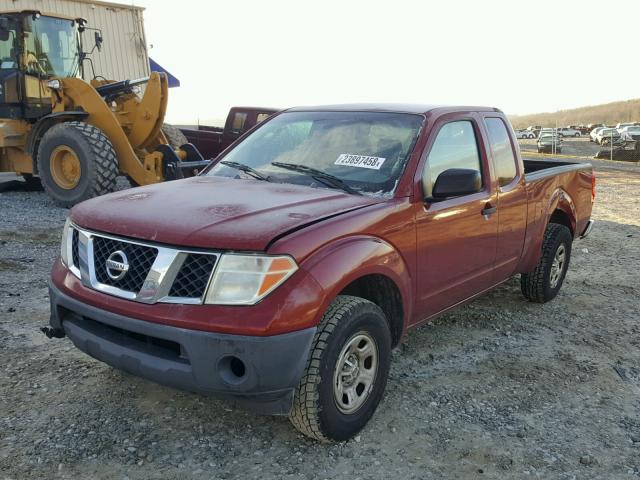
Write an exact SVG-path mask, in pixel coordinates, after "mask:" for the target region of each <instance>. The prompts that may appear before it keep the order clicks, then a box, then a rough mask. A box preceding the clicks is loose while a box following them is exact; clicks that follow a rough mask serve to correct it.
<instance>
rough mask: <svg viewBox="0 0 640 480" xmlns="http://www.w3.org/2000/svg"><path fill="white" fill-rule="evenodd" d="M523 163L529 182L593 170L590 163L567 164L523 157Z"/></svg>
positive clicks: (553, 160)
mask: <svg viewBox="0 0 640 480" xmlns="http://www.w3.org/2000/svg"><path fill="white" fill-rule="evenodd" d="M522 161H523V162H524V174H525V179H526V181H527V182H532V181H536V180H539V179H542V178H546V177H550V176H554V175H559V174H561V173H566V172H572V171H578V170H591V169H592V166H591V164H590V163H579V162H566V161H562V160H557V159H548V160H539V159H532V158H525V157H523V159H522Z"/></svg>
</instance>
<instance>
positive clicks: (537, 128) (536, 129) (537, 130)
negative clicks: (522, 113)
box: [527, 125, 542, 137]
mask: <svg viewBox="0 0 640 480" xmlns="http://www.w3.org/2000/svg"><path fill="white" fill-rule="evenodd" d="M540 130H542V127H541V126H540V125H529V126H528V127H527V131H529V132H533V135H534V136H535V137H537V136H538V134H539V133H540Z"/></svg>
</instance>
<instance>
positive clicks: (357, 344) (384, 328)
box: [289, 295, 391, 442]
mask: <svg viewBox="0 0 640 480" xmlns="http://www.w3.org/2000/svg"><path fill="white" fill-rule="evenodd" d="M390 363H391V332H390V330H389V324H388V322H387V319H386V317H385V315H384V313H383V312H382V310H381V309H380V308H379V307H378V306H377V305H375V304H374V303H372V302H370V301H368V300H365V299H363V298H359V297H352V296H347V295H340V296H338V297H337V298H336V299H335V300H334V301H333V303H332V304H331V305H330V306H329V308H328V309H327V311H326V313H325V314H324V316H323V318H322V321H321V322H320V325H318V330H317V331H316V334H315V336H314V339H313V343H312V346H311V352H310V354H309V359H308V361H307V367H306V369H305V372H304V374H303V376H302V379H301V380H300V383H299V384H298V387H297V388H296V391H295V397H294V402H293V408H292V410H291V412H290V413H289V420H290V421H291V423H292V424H293V426H294V427H296V428H297V429H298V430H299V431H300V432H302V433H303V434H304V435H306V436H308V437H311V438H313V439H316V440H319V441H322V442H329V441H340V440H347V439H349V438H351V437H352V436H354V435H355V434H356V433H357V432H358V431H360V430H361V429H362V428H363V427H364V426H365V425H366V423H367V422H368V421H369V419H370V418H371V416H372V415H373V413H374V412H375V410H376V408H377V407H378V404H379V403H380V400H381V399H382V395H383V393H384V389H385V386H386V384H387V376H388V374H389V365H390Z"/></svg>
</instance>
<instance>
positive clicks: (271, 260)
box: [205, 253, 298, 305]
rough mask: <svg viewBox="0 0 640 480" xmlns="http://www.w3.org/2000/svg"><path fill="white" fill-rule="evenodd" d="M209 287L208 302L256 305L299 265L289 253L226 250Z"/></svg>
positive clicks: (206, 301) (206, 298)
mask: <svg viewBox="0 0 640 480" xmlns="http://www.w3.org/2000/svg"><path fill="white" fill-rule="evenodd" d="M218 262H219V263H218V265H217V266H216V269H215V272H214V274H213V279H212V280H211V284H210V285H209V289H208V290H207V295H206V297H205V303H210V304H217V305H254V304H255V303H257V302H259V301H260V300H262V299H263V298H264V297H266V296H267V295H268V294H269V293H271V292H272V291H273V290H275V289H276V288H277V287H278V286H279V285H281V284H282V283H283V282H284V281H285V280H286V279H287V278H289V277H290V276H291V275H293V274H294V272H295V271H296V270H297V269H298V266H297V265H296V262H295V261H294V260H293V259H292V258H291V257H288V256H285V255H279V256H269V255H240V254H230V253H227V254H223V255H222V256H221V257H220V260H219V261H218Z"/></svg>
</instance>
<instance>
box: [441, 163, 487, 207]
mask: <svg viewBox="0 0 640 480" xmlns="http://www.w3.org/2000/svg"><path fill="white" fill-rule="evenodd" d="M481 189H482V176H481V175H480V172H479V171H478V170H472V169H469V168H450V169H448V170H445V171H444V172H442V173H441V174H440V175H438V178H437V179H436V183H435V184H434V185H433V192H432V196H433V198H437V199H443V198H447V197H458V196H460V195H469V194H471V193H476V192H479V191H480V190H481Z"/></svg>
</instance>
